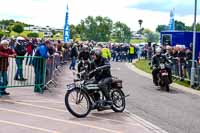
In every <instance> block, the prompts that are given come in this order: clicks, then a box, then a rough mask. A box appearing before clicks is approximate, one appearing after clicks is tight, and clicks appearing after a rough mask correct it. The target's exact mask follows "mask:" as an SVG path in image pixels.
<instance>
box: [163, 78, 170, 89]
mask: <svg viewBox="0 0 200 133" xmlns="http://www.w3.org/2000/svg"><path fill="white" fill-rule="evenodd" d="M164 84H165V90H166V91H167V92H169V78H168V77H165V79H164Z"/></svg>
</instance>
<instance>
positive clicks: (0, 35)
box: [0, 31, 4, 39]
mask: <svg viewBox="0 0 200 133" xmlns="http://www.w3.org/2000/svg"><path fill="white" fill-rule="evenodd" d="M3 36H4V34H3V32H2V31H0V39H1V38H2V37H3Z"/></svg>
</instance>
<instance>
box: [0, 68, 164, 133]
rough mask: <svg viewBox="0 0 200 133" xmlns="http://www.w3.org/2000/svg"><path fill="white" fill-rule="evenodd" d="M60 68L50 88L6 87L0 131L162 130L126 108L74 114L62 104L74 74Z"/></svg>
mask: <svg viewBox="0 0 200 133" xmlns="http://www.w3.org/2000/svg"><path fill="white" fill-rule="evenodd" d="M120 67H123V66H120ZM124 67H125V66H124ZM63 70H64V71H63V72H62V73H60V74H59V76H57V78H58V79H57V81H58V82H57V83H58V86H57V87H56V88H51V89H50V90H51V91H52V92H48V91H45V93H44V94H43V95H41V94H36V93H33V88H32V87H28V88H12V89H8V91H9V92H11V95H10V96H3V97H1V98H0V133H22V132H24V133H43V132H44V133H45V132H47V133H69V132H72V133H82V132H86V133H163V132H162V130H160V129H159V128H158V127H155V126H154V125H152V124H150V123H148V122H146V121H144V120H142V119H141V118H139V117H138V116H135V115H134V114H130V113H128V112H124V113H114V112H113V111H104V112H96V111H92V112H91V114H90V115H89V116H88V117H87V118H84V119H77V118H75V117H73V116H72V115H71V114H69V112H68V111H67V110H66V108H65V105H64V95H65V90H64V86H65V85H66V84H67V83H69V82H71V81H72V79H73V75H72V72H70V71H68V70H67V67H65V68H64V69H63ZM116 70H117V71H119V69H116ZM125 71H127V70H125ZM122 77H123V76H122ZM128 104H130V102H129V103H128ZM158 131H159V132H158Z"/></svg>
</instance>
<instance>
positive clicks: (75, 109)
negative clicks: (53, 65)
mask: <svg viewBox="0 0 200 133" xmlns="http://www.w3.org/2000/svg"><path fill="white" fill-rule="evenodd" d="M65 106H66V108H67V109H68V111H69V112H70V113H71V114H72V115H74V116H75V117H78V118H83V117H86V116H87V115H88V114H89V113H90V111H91V105H90V100H89V97H88V95H87V94H86V93H85V92H84V91H82V90H81V89H80V88H74V89H72V90H69V91H67V93H66V95H65Z"/></svg>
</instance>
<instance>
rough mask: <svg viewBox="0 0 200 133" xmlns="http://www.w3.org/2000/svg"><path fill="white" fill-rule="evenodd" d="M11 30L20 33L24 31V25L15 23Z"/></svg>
mask: <svg viewBox="0 0 200 133" xmlns="http://www.w3.org/2000/svg"><path fill="white" fill-rule="evenodd" d="M12 30H13V31H14V32H16V33H18V34H20V33H22V32H23V31H24V27H23V26H22V25H21V24H15V25H14V26H13V28H12Z"/></svg>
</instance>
